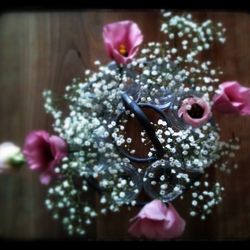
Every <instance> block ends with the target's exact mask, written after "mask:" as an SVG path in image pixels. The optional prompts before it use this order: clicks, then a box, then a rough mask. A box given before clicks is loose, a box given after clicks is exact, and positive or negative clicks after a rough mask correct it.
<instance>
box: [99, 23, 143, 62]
mask: <svg viewBox="0 0 250 250" xmlns="http://www.w3.org/2000/svg"><path fill="white" fill-rule="evenodd" d="M103 39H104V44H105V48H106V50H107V53H108V55H109V57H110V58H111V59H113V60H115V61H116V62H117V63H120V64H127V63H129V62H130V61H131V60H132V59H133V58H134V57H135V55H136V54H137V52H138V49H139V45H140V44H141V43H142V41H143V35H142V33H141V30H140V29H139V27H138V25H137V24H136V23H134V22H132V21H121V22H114V23H110V24H107V25H105V26H104V27H103Z"/></svg>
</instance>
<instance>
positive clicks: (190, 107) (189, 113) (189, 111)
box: [178, 97, 212, 127]
mask: <svg viewBox="0 0 250 250" xmlns="http://www.w3.org/2000/svg"><path fill="white" fill-rule="evenodd" d="M178 116H179V117H183V119H184V121H185V122H186V123H188V124H190V125H191V126H193V127H200V126H201V125H202V124H204V123H205V122H207V121H208V120H209V119H210V118H211V116H212V113H211V108H210V106H209V104H208V103H207V102H206V101H205V100H204V99H202V98H198V97H189V98H186V99H184V100H183V101H182V103H181V107H180V108H179V110H178Z"/></svg>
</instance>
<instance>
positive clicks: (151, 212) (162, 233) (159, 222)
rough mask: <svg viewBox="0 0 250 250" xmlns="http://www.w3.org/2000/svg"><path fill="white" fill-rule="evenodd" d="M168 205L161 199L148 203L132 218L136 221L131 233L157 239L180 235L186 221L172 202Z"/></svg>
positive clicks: (130, 230) (130, 229) (131, 227)
mask: <svg viewBox="0 0 250 250" xmlns="http://www.w3.org/2000/svg"><path fill="white" fill-rule="evenodd" d="M168 205H169V206H168V207H167V206H166V205H165V204H164V203H162V202H161V201H160V200H153V201H151V202H150V203H148V204H146V205H145V206H144V207H143V208H142V210H141V211H140V212H139V214H138V215H137V216H136V217H135V218H133V219H132V221H134V223H133V224H132V225H131V226H130V228H129V233H130V234H131V235H133V236H135V237H141V236H145V237H146V238H148V239H156V240H168V239H173V238H176V237H179V236H180V235H181V234H182V233H183V231H184V229H185V225H186V222H185V221H184V220H183V219H182V218H181V217H180V215H179V214H178V213H177V211H176V210H175V208H174V207H173V205H172V204H171V203H168Z"/></svg>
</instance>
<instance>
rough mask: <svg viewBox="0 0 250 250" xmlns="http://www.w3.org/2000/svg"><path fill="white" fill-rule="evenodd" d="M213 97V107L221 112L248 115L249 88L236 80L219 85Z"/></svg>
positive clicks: (249, 106)
mask: <svg viewBox="0 0 250 250" xmlns="http://www.w3.org/2000/svg"><path fill="white" fill-rule="evenodd" d="M215 93H216V94H215V95H214V97H213V102H214V104H213V109H214V110H216V111H219V112H222V113H238V114H240V115H250V89H249V88H247V87H244V86H242V85H240V84H239V83H238V82H236V81H230V82H224V83H221V84H220V85H219V89H218V90H216V91H215Z"/></svg>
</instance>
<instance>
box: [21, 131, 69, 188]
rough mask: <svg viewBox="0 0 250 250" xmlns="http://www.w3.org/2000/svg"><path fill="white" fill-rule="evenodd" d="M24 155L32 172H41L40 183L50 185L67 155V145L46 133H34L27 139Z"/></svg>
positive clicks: (60, 139)
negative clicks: (55, 170)
mask: <svg viewBox="0 0 250 250" xmlns="http://www.w3.org/2000/svg"><path fill="white" fill-rule="evenodd" d="M23 154H24V157H25V158H26V161H27V163H28V165H29V167H30V169H31V170H36V171H38V172H40V181H41V183H42V184H45V185H48V184H49V183H50V181H51V180H52V179H53V178H54V177H55V176H56V174H55V173H54V168H55V167H56V166H57V165H58V164H59V163H60V161H61V159H62V158H63V157H65V156H66V155H67V144H66V142H65V141H64V140H63V139H62V138H60V137H58V136H54V135H52V136H50V135H49V134H48V133H47V132H46V131H33V132H31V133H29V134H28V135H27V137H26V140H25V144H24V148H23Z"/></svg>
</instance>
